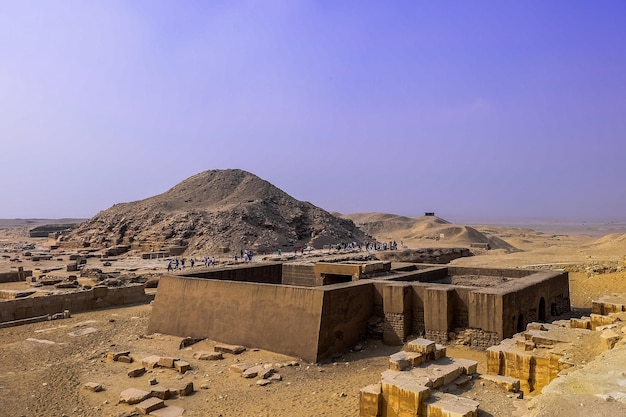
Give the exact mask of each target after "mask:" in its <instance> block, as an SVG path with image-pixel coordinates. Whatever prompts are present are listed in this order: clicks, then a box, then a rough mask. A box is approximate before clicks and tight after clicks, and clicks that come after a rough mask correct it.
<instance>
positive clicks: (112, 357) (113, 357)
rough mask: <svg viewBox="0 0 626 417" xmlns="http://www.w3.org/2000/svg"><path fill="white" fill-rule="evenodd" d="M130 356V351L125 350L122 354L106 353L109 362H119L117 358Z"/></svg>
mask: <svg viewBox="0 0 626 417" xmlns="http://www.w3.org/2000/svg"><path fill="white" fill-rule="evenodd" d="M129 355H130V351H129V350H125V351H122V352H108V353H107V359H108V360H111V361H117V360H119V358H120V357H121V356H129Z"/></svg>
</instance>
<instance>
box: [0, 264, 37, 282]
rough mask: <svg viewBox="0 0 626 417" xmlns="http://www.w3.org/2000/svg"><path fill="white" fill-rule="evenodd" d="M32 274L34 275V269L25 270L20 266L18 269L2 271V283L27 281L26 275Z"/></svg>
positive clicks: (0, 280)
mask: <svg viewBox="0 0 626 417" xmlns="http://www.w3.org/2000/svg"><path fill="white" fill-rule="evenodd" d="M31 276H33V271H24V269H23V268H22V267H19V269H18V270H17V271H10V272H0V283H2V282H20V281H26V277H31Z"/></svg>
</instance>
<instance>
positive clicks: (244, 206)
mask: <svg viewBox="0 0 626 417" xmlns="http://www.w3.org/2000/svg"><path fill="white" fill-rule="evenodd" d="M364 239H366V235H365V233H363V232H362V231H361V230H360V229H358V228H357V227H356V226H355V225H354V223H353V222H352V221H351V220H349V219H341V218H337V217H335V216H333V215H331V214H330V213H328V212H327V211H325V210H323V209H321V208H319V207H316V206H314V205H313V204H311V203H308V202H303V201H299V200H296V199H294V198H293V197H291V196H289V195H288V194H287V193H285V192H284V191H282V190H280V189H279V188H277V187H275V186H274V185H272V184H270V183H269V182H267V181H265V180H263V179H261V178H259V177H257V176H256V175H253V174H251V173H249V172H246V171H242V170H238V169H226V170H210V171H205V172H202V173H200V174H197V175H194V176H192V177H190V178H188V179H186V180H184V181H183V182H181V183H180V184H178V185H176V186H174V187H173V188H171V189H170V190H169V191H167V192H165V193H163V194H160V195H157V196H154V197H150V198H147V199H144V200H140V201H135V202H131V203H121V204H116V205H114V206H113V207H111V208H109V209H107V210H104V211H102V212H100V213H98V214H97V215H96V216H94V217H93V218H91V219H89V220H87V221H85V222H84V223H82V224H80V225H79V226H78V227H77V228H76V229H74V230H73V231H72V232H70V234H69V235H68V237H67V238H66V240H67V241H69V242H73V243H75V244H77V245H84V244H86V243H89V244H90V245H91V246H96V247H101V246H112V245H119V244H129V245H131V247H132V248H133V249H137V250H144V251H148V250H151V249H152V250H155V251H156V250H159V249H165V248H167V247H168V246H172V245H180V246H187V251H188V252H189V253H199V254H207V255H210V254H212V253H214V251H216V250H221V249H222V248H230V249H231V250H234V251H239V250H241V249H244V250H245V249H252V250H254V251H257V252H261V251H274V250H276V249H277V248H280V247H283V248H292V247H294V246H296V247H299V246H306V245H311V246H313V247H322V245H324V244H328V243H334V242H350V241H362V240H364Z"/></svg>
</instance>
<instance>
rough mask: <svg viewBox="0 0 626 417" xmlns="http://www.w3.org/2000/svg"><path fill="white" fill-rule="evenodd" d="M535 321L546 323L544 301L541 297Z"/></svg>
mask: <svg viewBox="0 0 626 417" xmlns="http://www.w3.org/2000/svg"><path fill="white" fill-rule="evenodd" d="M537 319H538V320H539V321H540V322H542V323H545V322H546V300H544V298H543V297H541V299H540V300H539V311H537Z"/></svg>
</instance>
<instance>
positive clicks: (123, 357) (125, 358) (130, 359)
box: [117, 355, 133, 363]
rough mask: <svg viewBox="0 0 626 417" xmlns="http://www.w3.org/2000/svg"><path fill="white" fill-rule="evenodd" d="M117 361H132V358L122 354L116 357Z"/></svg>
mask: <svg viewBox="0 0 626 417" xmlns="http://www.w3.org/2000/svg"><path fill="white" fill-rule="evenodd" d="M117 361H118V362H122V363H133V358H131V357H130V356H126V355H122V356H120V357H118V358H117Z"/></svg>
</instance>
